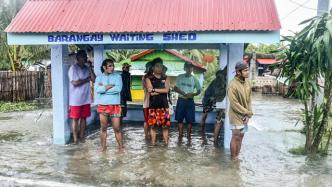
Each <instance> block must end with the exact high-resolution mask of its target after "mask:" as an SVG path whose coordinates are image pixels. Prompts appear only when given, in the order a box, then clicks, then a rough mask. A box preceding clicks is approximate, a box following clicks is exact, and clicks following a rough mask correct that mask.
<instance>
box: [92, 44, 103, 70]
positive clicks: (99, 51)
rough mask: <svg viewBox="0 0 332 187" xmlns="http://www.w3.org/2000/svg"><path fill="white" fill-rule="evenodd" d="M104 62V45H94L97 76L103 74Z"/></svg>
mask: <svg viewBox="0 0 332 187" xmlns="http://www.w3.org/2000/svg"><path fill="white" fill-rule="evenodd" d="M103 60H104V45H94V46H93V62H94V69H93V70H94V72H95V74H96V76H98V75H100V74H101V70H100V67H101V64H102V63H103Z"/></svg>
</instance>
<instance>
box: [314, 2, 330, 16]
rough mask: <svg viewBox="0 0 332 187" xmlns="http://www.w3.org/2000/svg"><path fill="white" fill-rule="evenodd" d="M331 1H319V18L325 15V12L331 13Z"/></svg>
mask: <svg viewBox="0 0 332 187" xmlns="http://www.w3.org/2000/svg"><path fill="white" fill-rule="evenodd" d="M329 7H330V0H318V4H317V16H321V15H323V14H324V13H325V12H328V11H329Z"/></svg>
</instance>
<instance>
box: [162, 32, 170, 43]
mask: <svg viewBox="0 0 332 187" xmlns="http://www.w3.org/2000/svg"><path fill="white" fill-rule="evenodd" d="M171 39H172V37H171V34H166V33H165V34H163V40H164V41H169V40H171Z"/></svg>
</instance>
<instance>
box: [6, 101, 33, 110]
mask: <svg viewBox="0 0 332 187" xmlns="http://www.w3.org/2000/svg"><path fill="white" fill-rule="evenodd" d="M38 108H39V106H38V104H37V103H32V102H16V103H12V102H0V112H15V111H27V110H36V109H38Z"/></svg>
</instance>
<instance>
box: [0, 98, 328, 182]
mask: <svg viewBox="0 0 332 187" xmlns="http://www.w3.org/2000/svg"><path fill="white" fill-rule="evenodd" d="M253 108H254V113H255V115H254V117H253V119H252V120H251V121H250V123H249V132H248V133H246V135H245V138H244V143H243V148H242V150H241V153H240V160H239V161H238V162H234V161H231V160H230V152H229V150H228V149H224V148H223V147H221V146H219V147H215V146H213V138H212V127H210V128H209V129H208V130H207V133H206V136H205V137H202V136H201V135H200V133H199V131H198V127H197V126H196V127H195V129H194V132H193V137H192V140H191V142H189V141H188V140H187V139H186V138H184V139H183V141H182V142H180V143H179V142H178V136H177V132H176V128H175V127H173V128H172V130H171V134H170V144H169V146H168V147H165V146H163V145H162V142H161V138H160V142H159V145H158V146H155V147H151V146H149V144H148V143H147V142H146V141H145V139H144V132H143V127H142V124H125V125H124V126H123V131H124V140H125V149H124V151H119V150H118V149H117V147H116V142H115V139H114V134H113V130H112V129H111V128H110V129H109V137H108V139H109V141H108V151H107V152H106V153H104V154H103V153H99V152H98V148H99V134H98V132H96V133H94V134H92V135H90V136H89V137H88V139H87V141H86V143H84V144H79V145H75V146H74V145H66V146H56V145H52V137H51V136H52V124H51V122H52V113H51V110H49V109H47V110H43V111H42V110H39V111H33V112H19V113H0V186H269V187H270V186H308V187H311V186H312V187H314V186H326V187H327V186H332V175H331V174H332V156H331V155H332V154H331V152H330V153H329V155H328V156H327V157H317V158H308V157H305V156H296V155H292V154H291V153H289V152H288V150H289V149H290V148H293V147H297V146H299V145H302V144H303V143H304V136H303V135H302V134H300V133H299V132H298V131H299V130H300V129H301V128H302V126H301V124H298V125H297V126H295V124H296V122H297V120H298V119H299V116H300V114H299V113H300V108H301V105H300V104H299V103H298V102H297V101H294V100H287V99H283V98H281V97H277V96H261V95H260V94H256V95H254V97H253Z"/></svg>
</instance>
